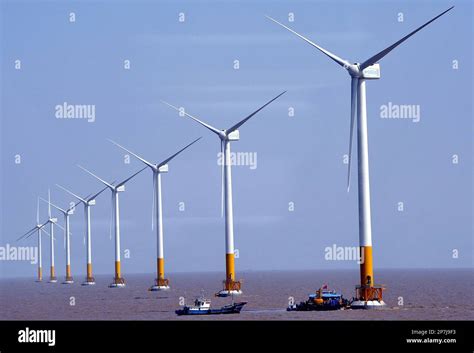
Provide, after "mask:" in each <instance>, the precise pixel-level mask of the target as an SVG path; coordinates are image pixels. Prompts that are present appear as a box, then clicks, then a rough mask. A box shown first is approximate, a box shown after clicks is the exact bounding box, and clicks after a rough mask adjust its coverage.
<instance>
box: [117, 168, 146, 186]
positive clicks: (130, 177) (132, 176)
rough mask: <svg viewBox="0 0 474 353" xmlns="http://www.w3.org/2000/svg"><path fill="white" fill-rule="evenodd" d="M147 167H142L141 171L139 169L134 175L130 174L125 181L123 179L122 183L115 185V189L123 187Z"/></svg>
mask: <svg viewBox="0 0 474 353" xmlns="http://www.w3.org/2000/svg"><path fill="white" fill-rule="evenodd" d="M146 168H147V167H146V166H145V167H143V168H142V169H140V170H139V171H137V172H135V173H134V174H132V175H131V176H129V177H128V178H127V179H125V180H124V181H122V182H121V183H119V184H117V187H119V186H122V185H124V184H125V183H126V182H127V181H129V180H130V179H132V178H134V177H135V176H136V175H137V174H139V173H141V172H143V171H144V170H145V169H146Z"/></svg>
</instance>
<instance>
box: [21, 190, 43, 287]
mask: <svg viewBox="0 0 474 353" xmlns="http://www.w3.org/2000/svg"><path fill="white" fill-rule="evenodd" d="M48 223H49V219H48V220H47V221H46V222H44V223H40V220H39V198H38V199H37V202H36V225H35V226H34V227H33V228H31V229H30V230H29V231H27V232H26V233H24V234H23V235H22V236H20V237H19V238H18V239H17V240H16V241H20V240H22V239H28V238H29V237H31V236H32V235H33V234H35V232H38V278H37V280H36V282H41V281H42V280H43V250H42V242H41V232H45V233H47V234H48V235H49V233H48V232H47V231H45V230H44V229H43V228H44V227H45V226H46V225H47V224H48Z"/></svg>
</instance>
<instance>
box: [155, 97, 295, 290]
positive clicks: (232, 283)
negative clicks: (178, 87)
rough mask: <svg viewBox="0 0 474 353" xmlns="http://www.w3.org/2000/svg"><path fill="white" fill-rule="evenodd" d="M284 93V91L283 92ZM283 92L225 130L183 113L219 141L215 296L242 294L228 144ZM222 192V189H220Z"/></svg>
mask: <svg viewBox="0 0 474 353" xmlns="http://www.w3.org/2000/svg"><path fill="white" fill-rule="evenodd" d="M285 92H286V91H285ZM285 92H282V93H280V94H279V95H278V96H276V97H275V98H273V99H272V100H270V101H268V102H267V103H265V104H264V105H263V106H261V107H260V108H258V109H257V110H256V111H254V112H253V113H252V114H250V115H249V116H247V117H246V118H245V119H242V120H241V121H239V122H238V123H237V124H235V125H233V126H231V127H230V128H228V129H226V130H218V129H216V128H215V127H212V126H211V125H209V124H207V123H205V122H203V121H201V120H199V119H198V118H196V117H194V116H192V115H191V114H188V113H186V112H184V114H185V115H186V116H188V117H190V118H191V119H193V120H194V121H196V122H198V123H199V124H201V125H202V126H204V127H205V128H207V129H208V130H210V131H212V132H213V133H215V134H216V135H217V136H218V137H219V139H220V140H221V156H223V163H222V177H221V180H222V182H223V185H222V187H223V189H224V190H223V191H224V192H223V197H221V202H222V201H224V200H225V203H224V202H222V204H221V212H222V208H223V204H225V207H224V208H225V248H226V279H225V280H224V281H223V285H224V288H223V289H222V290H221V291H220V292H219V293H217V294H216V295H217V296H221V297H226V296H229V295H234V294H235V295H238V294H242V290H241V281H236V280H235V260H234V215H233V210H232V176H231V155H230V142H231V141H238V140H239V138H240V136H239V130H238V128H239V127H241V126H242V125H243V124H244V123H245V122H247V121H248V120H249V119H250V118H251V117H253V116H254V115H255V114H257V113H258V112H259V111H260V110H262V109H263V108H265V107H266V106H267V105H269V104H270V103H272V102H273V101H274V100H276V99H277V98H279V97H280V96H281V95H283V94H284V93H285ZM162 102H163V103H164V104H166V105H168V106H170V107H171V108H173V109H176V110H177V111H179V112H181V111H180V109H179V108H178V107H175V106H174V105H171V104H169V103H167V102H164V101H162ZM221 191H222V189H221Z"/></svg>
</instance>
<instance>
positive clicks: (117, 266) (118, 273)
mask: <svg viewBox="0 0 474 353" xmlns="http://www.w3.org/2000/svg"><path fill="white" fill-rule="evenodd" d="M115 278H116V279H118V278H122V276H121V271H120V261H115Z"/></svg>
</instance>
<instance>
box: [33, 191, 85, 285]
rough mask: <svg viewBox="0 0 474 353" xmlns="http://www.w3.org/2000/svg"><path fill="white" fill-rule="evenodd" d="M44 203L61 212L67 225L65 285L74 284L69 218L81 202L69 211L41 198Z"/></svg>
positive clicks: (65, 233)
mask: <svg viewBox="0 0 474 353" xmlns="http://www.w3.org/2000/svg"><path fill="white" fill-rule="evenodd" d="M41 200H43V201H44V202H47V203H48V204H49V205H50V206H53V207H54V208H55V209H57V210H58V211H59V212H61V213H62V214H63V216H64V222H65V224H66V229H65V230H64V238H65V240H66V278H65V280H64V282H63V284H72V283H74V279H73V277H72V275H71V242H70V234H71V232H70V224H69V216H70V215H72V214H73V213H74V209H75V207H76V206H77V205H78V204H79V203H81V201H79V202H77V203H75V204H74V205H73V206H71V207H69V208H68V209H63V208H61V207H59V206H56V205H55V204H54V203H52V202H51V201H48V200H45V199H43V198H41Z"/></svg>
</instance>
